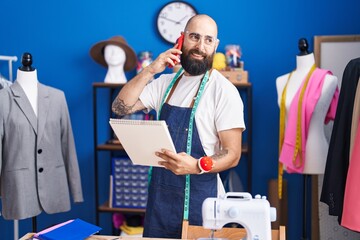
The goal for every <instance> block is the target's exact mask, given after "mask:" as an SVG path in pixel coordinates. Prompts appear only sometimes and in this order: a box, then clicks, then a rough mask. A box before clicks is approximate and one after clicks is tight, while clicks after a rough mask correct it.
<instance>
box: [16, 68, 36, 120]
mask: <svg viewBox="0 0 360 240" xmlns="http://www.w3.org/2000/svg"><path fill="white" fill-rule="evenodd" d="M16 82H17V83H19V84H20V86H21V88H22V89H23V90H24V92H25V95H26V97H27V98H28V100H29V102H30V104H31V107H32V108H33V110H34V113H35V115H36V116H37V109H38V108H37V102H38V101H37V96H38V79H37V72H36V69H35V70H34V71H28V72H27V71H21V70H20V69H18V70H17V76H16Z"/></svg>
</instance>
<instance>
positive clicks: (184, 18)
mask: <svg viewBox="0 0 360 240" xmlns="http://www.w3.org/2000/svg"><path fill="white" fill-rule="evenodd" d="M187 16H188V15H186V16H185V17H183V18H182V19H180V20H179V21H178V22H177V24H180V23H181V22H182V21H183V20H184V19H185V18H187Z"/></svg>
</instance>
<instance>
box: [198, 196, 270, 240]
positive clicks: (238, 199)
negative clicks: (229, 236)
mask: <svg viewBox="0 0 360 240" xmlns="http://www.w3.org/2000/svg"><path fill="white" fill-rule="evenodd" d="M202 218H203V227H204V228H206V229H212V230H219V229H221V228H222V227H223V226H224V225H225V224H227V223H239V224H241V225H242V226H243V227H244V228H245V230H246V233H247V235H246V239H247V240H271V222H273V221H276V209H275V208H273V207H270V204H269V202H268V201H267V200H266V197H265V196H264V197H261V196H260V195H256V196H255V198H252V196H251V194H250V193H246V192H228V193H226V194H225V195H224V196H223V197H220V198H207V199H205V201H204V202H203V205H202Z"/></svg>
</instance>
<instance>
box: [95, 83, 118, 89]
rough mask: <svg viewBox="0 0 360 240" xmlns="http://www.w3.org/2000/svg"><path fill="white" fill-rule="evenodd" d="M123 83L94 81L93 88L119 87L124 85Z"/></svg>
mask: <svg viewBox="0 0 360 240" xmlns="http://www.w3.org/2000/svg"><path fill="white" fill-rule="evenodd" d="M124 85H125V84H124V83H104V82H94V83H93V87H95V88H119V87H122V86H124Z"/></svg>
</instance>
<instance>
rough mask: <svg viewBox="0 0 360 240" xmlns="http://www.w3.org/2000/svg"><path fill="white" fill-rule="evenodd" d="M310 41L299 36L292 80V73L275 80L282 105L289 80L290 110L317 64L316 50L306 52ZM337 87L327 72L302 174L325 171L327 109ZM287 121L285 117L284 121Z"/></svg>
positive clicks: (287, 93) (287, 100)
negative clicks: (302, 85)
mask: <svg viewBox="0 0 360 240" xmlns="http://www.w3.org/2000/svg"><path fill="white" fill-rule="evenodd" d="M307 46H308V45H307V41H306V40H304V39H300V41H299V49H300V53H299V54H298V55H297V56H296V69H295V70H294V71H293V73H292V75H291V77H290V79H289V81H288V78H289V74H290V73H288V74H285V75H283V76H280V77H278V78H277V79H276V89H277V93H278V104H279V106H280V103H281V97H282V92H283V90H284V87H285V85H286V83H287V81H288V85H287V92H286V99H285V107H286V111H287V112H288V111H289V108H290V105H291V102H292V100H293V98H294V96H295V95H296V93H297V91H298V90H299V88H300V86H301V84H302V82H303V81H304V79H305V77H306V75H307V74H308V72H309V71H310V69H311V67H312V66H313V64H314V63H315V59H314V55H313V53H308V51H307ZM337 86H338V81H337V77H335V76H333V75H330V74H327V75H326V76H325V80H324V85H323V87H322V90H321V96H320V98H319V100H318V102H317V104H316V107H315V109H314V112H313V115H312V118H311V120H310V125H309V131H308V136H307V142H306V150H305V159H306V160H305V165H304V171H303V174H323V173H324V171H325V165H326V158H327V152H328V147H329V140H328V139H327V137H326V133H325V127H326V125H325V123H324V120H325V116H326V114H327V112H328V109H329V106H330V103H331V100H332V98H333V96H334V93H335V90H336V88H337ZM285 122H286V120H285Z"/></svg>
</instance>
